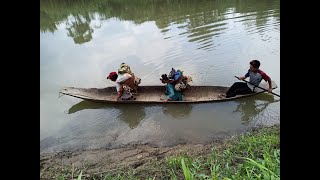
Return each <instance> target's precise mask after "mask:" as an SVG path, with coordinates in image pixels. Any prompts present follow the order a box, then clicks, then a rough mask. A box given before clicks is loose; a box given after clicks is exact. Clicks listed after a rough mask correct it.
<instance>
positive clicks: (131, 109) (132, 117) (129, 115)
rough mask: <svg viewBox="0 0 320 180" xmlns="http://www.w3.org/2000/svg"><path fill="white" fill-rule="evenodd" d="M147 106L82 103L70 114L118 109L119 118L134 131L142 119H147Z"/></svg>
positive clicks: (72, 109)
mask: <svg viewBox="0 0 320 180" xmlns="http://www.w3.org/2000/svg"><path fill="white" fill-rule="evenodd" d="M145 107H146V106H145V105H142V104H134V105H133V104H103V103H96V102H91V101H81V102H79V103H78V104H75V105H73V106H72V107H71V108H70V109H69V110H68V114H72V113H76V112H78V111H81V110H84V109H113V108H114V109H117V110H119V114H118V115H117V118H118V119H120V120H121V121H123V122H125V123H126V124H128V126H129V127H130V128H131V129H133V128H135V127H137V126H138V125H139V123H140V121H141V120H142V119H144V118H145V116H146V113H145Z"/></svg>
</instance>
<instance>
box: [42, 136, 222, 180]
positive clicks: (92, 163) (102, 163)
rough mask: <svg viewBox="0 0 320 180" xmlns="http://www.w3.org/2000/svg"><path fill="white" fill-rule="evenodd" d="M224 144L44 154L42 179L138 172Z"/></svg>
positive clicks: (148, 146) (131, 147) (138, 147)
mask: <svg viewBox="0 0 320 180" xmlns="http://www.w3.org/2000/svg"><path fill="white" fill-rule="evenodd" d="M222 143H223V141H222V140H221V141H216V142H213V143H210V144H206V145H201V144H198V145H191V144H181V145H177V146H173V147H152V146H150V145H131V146H129V147H125V148H119V149H111V150H105V149H100V150H88V151H78V152H70V151H69V152H60V153H51V154H42V155H41V156H40V177H41V178H42V179H51V178H56V177H58V176H59V175H60V173H61V172H63V173H64V175H72V171H74V172H78V170H82V171H85V173H84V174H85V175H87V176H88V177H90V176H93V175H95V174H100V173H105V172H112V171H117V170H120V169H125V168H126V167H132V168H134V169H136V168H139V167H140V166H143V165H145V164H148V163H149V162H151V160H161V159H163V158H164V157H167V156H174V155H190V156H197V155H201V154H207V153H209V152H210V149H211V147H212V146H213V145H215V144H216V145H218V144H222ZM74 176H76V175H74ZM70 177H71V176H70Z"/></svg>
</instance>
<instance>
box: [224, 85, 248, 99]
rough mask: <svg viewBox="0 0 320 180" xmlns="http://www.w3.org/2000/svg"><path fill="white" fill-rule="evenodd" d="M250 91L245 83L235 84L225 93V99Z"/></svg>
mask: <svg viewBox="0 0 320 180" xmlns="http://www.w3.org/2000/svg"><path fill="white" fill-rule="evenodd" d="M248 90H249V91H251V90H250V88H249V87H248V86H247V83H245V82H235V83H234V84H233V85H232V86H231V87H230V88H229V89H228V91H227V93H226V95H227V96H226V98H230V97H234V96H236V95H238V94H247V93H249V92H248Z"/></svg>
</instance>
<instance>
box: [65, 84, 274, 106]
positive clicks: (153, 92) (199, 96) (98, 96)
mask: <svg viewBox="0 0 320 180" xmlns="http://www.w3.org/2000/svg"><path fill="white" fill-rule="evenodd" d="M259 86H260V87H262V88H264V89H268V83H266V82H262V83H261V84H260V85H259ZM272 87H273V89H276V88H277V87H278V86H277V84H276V83H275V82H274V81H272ZM228 88H229V87H224V86H191V87H190V89H188V90H186V91H185V93H184V98H185V99H184V101H167V102H166V103H204V102H221V101H228V100H234V99H238V98H244V97H248V96H253V95H257V94H260V93H264V92H266V91H265V90H262V89H260V88H256V92H255V93H252V94H246V95H237V96H235V97H232V98H225V97H221V96H219V94H225V93H226V92H227V90H228ZM164 91H165V86H164V85H162V86H139V87H138V94H137V95H135V96H134V97H135V98H136V99H135V100H118V101H115V99H116V97H117V94H116V88H115V87H114V86H111V87H106V88H77V87H64V88H62V89H61V90H60V92H59V93H61V94H63V95H68V96H72V97H76V98H80V99H84V100H89V101H95V102H103V103H163V101H162V100H161V99H160V98H161V96H163V95H164Z"/></svg>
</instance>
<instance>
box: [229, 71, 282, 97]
mask: <svg viewBox="0 0 320 180" xmlns="http://www.w3.org/2000/svg"><path fill="white" fill-rule="evenodd" d="M234 77H236V78H237V79H239V80H240V78H239V77H238V76H234ZM242 81H244V82H247V83H249V84H251V85H253V86H255V87H258V88H260V89H263V90H265V91H268V89H265V88H262V87H260V86H257V85H254V84H252V83H251V82H249V81H246V80H244V79H243V80H242ZM270 93H271V94H273V95H275V96H278V97H280V95H279V94H276V93H273V92H270Z"/></svg>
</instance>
